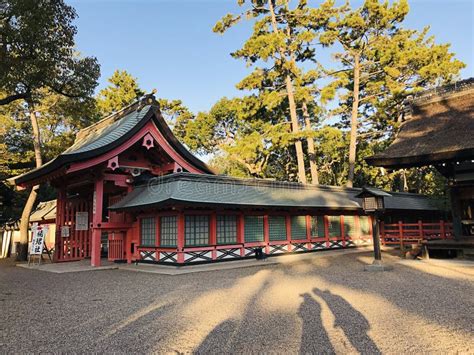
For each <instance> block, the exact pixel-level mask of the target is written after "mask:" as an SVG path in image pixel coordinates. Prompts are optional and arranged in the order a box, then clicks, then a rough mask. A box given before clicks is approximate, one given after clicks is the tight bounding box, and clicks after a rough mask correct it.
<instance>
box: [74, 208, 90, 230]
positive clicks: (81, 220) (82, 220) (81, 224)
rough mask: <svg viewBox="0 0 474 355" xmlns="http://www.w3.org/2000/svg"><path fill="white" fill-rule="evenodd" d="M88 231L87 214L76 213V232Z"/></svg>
mask: <svg viewBox="0 0 474 355" xmlns="http://www.w3.org/2000/svg"><path fill="white" fill-rule="evenodd" d="M88 229H89V212H76V230H77V231H86V230H88Z"/></svg>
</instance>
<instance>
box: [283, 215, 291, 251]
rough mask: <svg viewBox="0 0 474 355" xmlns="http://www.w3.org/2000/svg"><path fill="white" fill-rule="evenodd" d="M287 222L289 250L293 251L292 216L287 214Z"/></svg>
mask: <svg viewBox="0 0 474 355" xmlns="http://www.w3.org/2000/svg"><path fill="white" fill-rule="evenodd" d="M285 222H286V223H285V224H286V240H287V241H288V251H291V249H292V248H291V216H290V215H289V214H287V215H286V216H285Z"/></svg>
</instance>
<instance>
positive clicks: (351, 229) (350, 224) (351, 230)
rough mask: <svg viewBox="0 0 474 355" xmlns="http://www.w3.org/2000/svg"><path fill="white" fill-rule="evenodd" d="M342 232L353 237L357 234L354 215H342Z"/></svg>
mask: <svg viewBox="0 0 474 355" xmlns="http://www.w3.org/2000/svg"><path fill="white" fill-rule="evenodd" d="M344 234H345V235H346V236H347V237H355V236H356V235H357V231H356V228H355V216H344Z"/></svg>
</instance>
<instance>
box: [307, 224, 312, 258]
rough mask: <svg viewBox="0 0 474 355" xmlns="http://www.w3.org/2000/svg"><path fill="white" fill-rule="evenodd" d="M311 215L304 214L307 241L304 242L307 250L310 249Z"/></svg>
mask: <svg viewBox="0 0 474 355" xmlns="http://www.w3.org/2000/svg"><path fill="white" fill-rule="evenodd" d="M311 237H312V235H311V216H309V215H306V240H307V241H308V243H307V244H306V248H308V250H310V249H312V244H311Z"/></svg>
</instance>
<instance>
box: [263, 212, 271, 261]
mask: <svg viewBox="0 0 474 355" xmlns="http://www.w3.org/2000/svg"><path fill="white" fill-rule="evenodd" d="M263 241H264V242H265V253H266V254H269V253H270V247H269V244H270V227H269V225H268V214H266V215H264V216H263Z"/></svg>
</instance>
